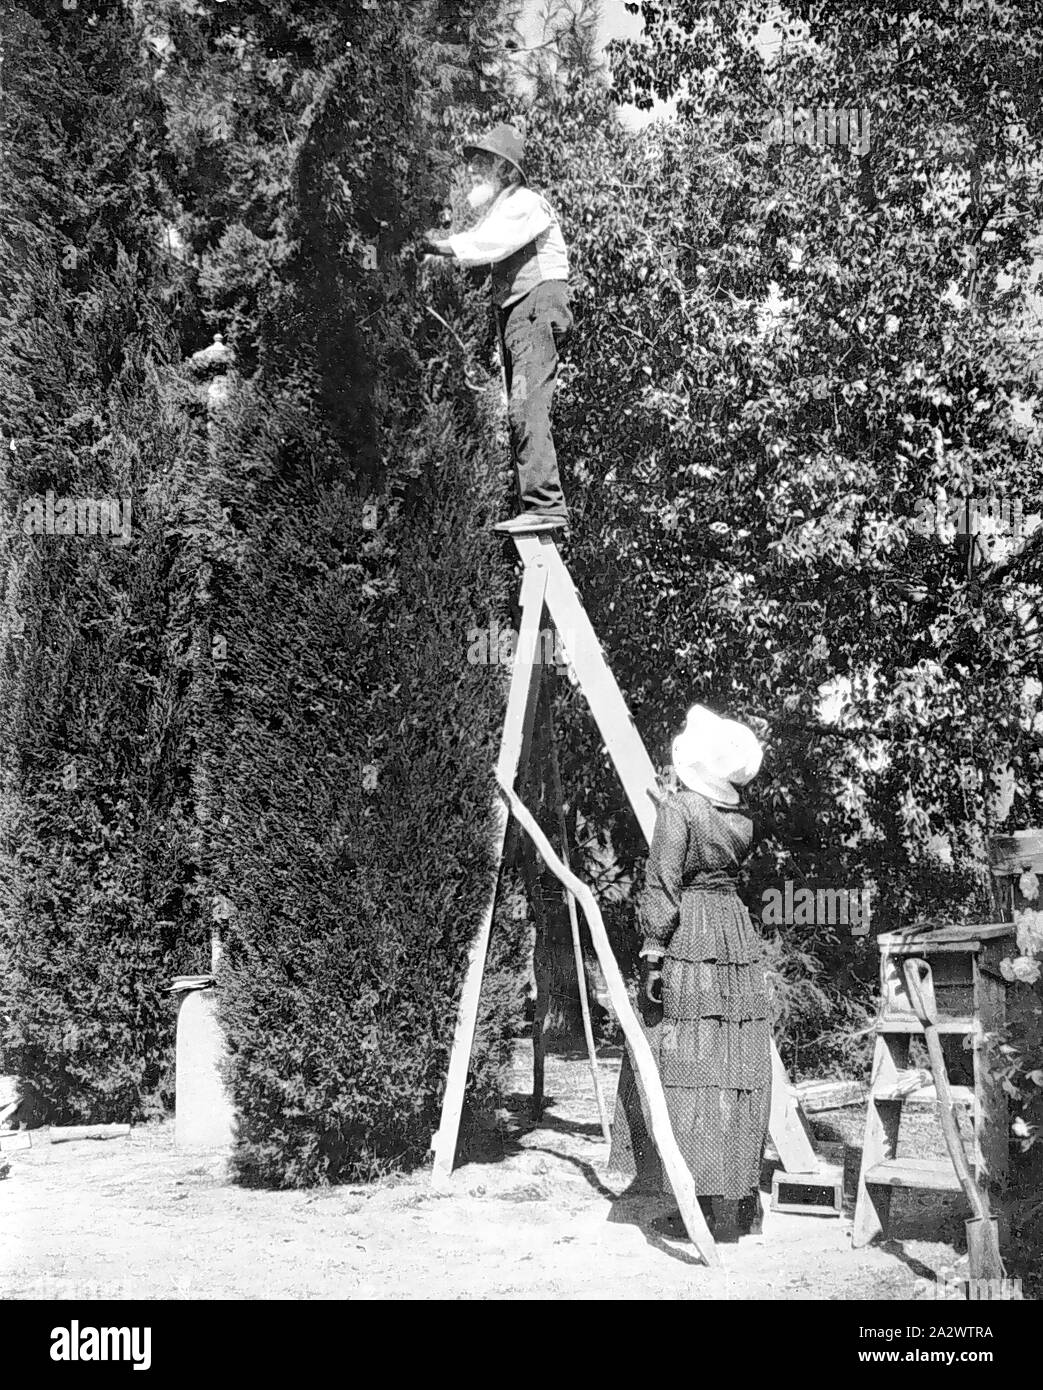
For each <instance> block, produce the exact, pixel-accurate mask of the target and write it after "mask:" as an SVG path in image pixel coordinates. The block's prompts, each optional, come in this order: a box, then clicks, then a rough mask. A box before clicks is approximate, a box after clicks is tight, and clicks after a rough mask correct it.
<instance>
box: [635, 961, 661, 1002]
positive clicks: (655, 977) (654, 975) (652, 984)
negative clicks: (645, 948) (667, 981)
mask: <svg viewBox="0 0 1043 1390" xmlns="http://www.w3.org/2000/svg"><path fill="white" fill-rule="evenodd" d="M640 989H641V993H642V994H643V995H644V997H645V998H646V999H647V1000H648V1002H649V1003H650V1004H662V1002H663V957H662V956H642V957H641V982H640Z"/></svg>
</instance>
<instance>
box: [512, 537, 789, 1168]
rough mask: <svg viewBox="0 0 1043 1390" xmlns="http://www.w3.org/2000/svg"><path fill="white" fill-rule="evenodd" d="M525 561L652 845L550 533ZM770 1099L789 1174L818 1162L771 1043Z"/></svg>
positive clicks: (522, 540) (600, 670)
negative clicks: (540, 574)
mask: <svg viewBox="0 0 1043 1390" xmlns="http://www.w3.org/2000/svg"><path fill="white" fill-rule="evenodd" d="M514 540H515V545H516V546H517V548H518V553H519V555H520V556H521V557H522V559H523V560H524V561H525V563H526V565H528V564H529V563H531V562H532V561H533V560H534V559H535V558H537V557H538V556H540V555H543V556H544V557H545V558H546V564H547V570H548V580H547V595H546V602H547V610H548V612H549V613H550V615H551V618H552V619H553V620H554V625H555V627H556V628H557V630H558V636H559V637H560V639H561V643H562V647H563V649H564V652H565V655H566V657H567V658H568V660H569V662H570V663H571V665H572V667H573V669H574V670H575V672H576V677H577V680H578V681H579V685H580V689H581V690H582V691H583V694H584V696H585V697H586V700H587V704H588V705H589V706H590V711H591V713H592V714H593V716H594V721H595V723H596V724H597V726H598V729H599V731H600V733H601V737H602V740H603V741H604V744H605V747H606V748H607V749H608V752H609V755H610V756H611V758H612V761H613V763H614V765H615V768H616V772H617V774H618V775H619V780H620V781H621V782H622V784H623V790H624V791H625V792H626V795H627V799H628V800H629V802H630V805H631V807H632V808H633V811H634V815H635V816H636V817H637V823H638V825H640V827H641V831H642V833H643V835H644V837H645V840H646V841H647V842H648V843H649V844H650V843H651V841H652V832H653V831H654V830H655V821H656V811H657V809H658V805H659V795H660V793H659V780H658V778H657V777H656V771H655V768H654V767H653V766H652V760H651V758H649V756H648V751H647V749H646V748H645V745H644V743H643V742H642V739H641V735H640V734H639V733H638V731H637V726H636V725H635V723H634V721H633V718H632V717H631V714H630V711H629V709H628V708H627V703H626V701H625V700H624V698H623V692H622V691H621V690H620V688H619V686H618V684H617V683H616V678H615V676H614V675H613V674H612V670H611V668H610V667H609V665H608V662H607V661H606V660H605V657H604V653H603V652H602V650H601V644H600V642H599V641H598V639H597V635H596V633H595V632H594V628H593V625H592V623H591V621H590V618H589V617H588V615H587V612H586V609H585V608H584V607H583V603H582V601H581V599H580V596H579V594H578V592H577V590H576V586H575V584H574V583H573V581H572V576H571V575H570V574H569V572H568V570H567V569H566V567H565V563H564V561H563V560H562V558H561V555H560V554H559V553H558V548H557V546H556V545H555V543H554V540H553V539H552V537H551V536H533V535H529V536H515V538H514ZM771 1058H772V1099H771V1118H770V1120H769V1126H768V1132H769V1134H770V1136H771V1141H772V1144H773V1145H774V1146H775V1151H776V1153H777V1154H778V1156H779V1161H780V1162H781V1163H782V1165H783V1167H784V1168H786V1169H787V1170H788V1171H789V1172H800V1171H802V1170H804V1171H807V1170H808V1169H809V1168H813V1167H814V1166H815V1164H816V1162H817V1160H816V1159H815V1151H814V1148H813V1146H812V1143H811V1137H810V1133H809V1131H808V1128H807V1122H806V1120H805V1119H804V1117H803V1116H802V1115H800V1114H799V1111H798V1110H797V1107H796V1106H795V1105H794V1102H793V1098H792V1097H791V1095H790V1093H789V1080H788V1078H787V1076H786V1070H785V1068H784V1067H783V1065H782V1060H781V1058H780V1057H779V1055H778V1049H777V1048H776V1046H775V1040H774V1038H773V1039H772V1041H771Z"/></svg>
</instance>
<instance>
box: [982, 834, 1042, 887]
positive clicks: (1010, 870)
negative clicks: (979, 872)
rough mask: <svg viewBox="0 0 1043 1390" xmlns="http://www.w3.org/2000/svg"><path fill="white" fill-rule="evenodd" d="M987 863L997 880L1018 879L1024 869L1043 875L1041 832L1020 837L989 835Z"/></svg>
mask: <svg viewBox="0 0 1043 1390" xmlns="http://www.w3.org/2000/svg"><path fill="white" fill-rule="evenodd" d="M989 863H990V865H991V867H992V872H993V874H994V875H995V876H996V877H997V878H1019V877H1020V876H1021V873H1022V871H1023V870H1024V869H1025V868H1029V869H1031V870H1032V871H1033V873H1036V874H1040V873H1043V830H1034V829H1033V830H1026V831H1025V832H1024V833H1023V834H1021V835H990V836H989Z"/></svg>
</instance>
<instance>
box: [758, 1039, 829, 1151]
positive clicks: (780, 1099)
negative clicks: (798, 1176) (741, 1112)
mask: <svg viewBox="0 0 1043 1390" xmlns="http://www.w3.org/2000/svg"><path fill="white" fill-rule="evenodd" d="M768 1136H769V1138H770V1139H771V1142H772V1144H773V1145H774V1147H775V1152H776V1153H777V1154H778V1156H779V1162H780V1163H781V1164H782V1166H783V1168H784V1169H785V1170H786V1172H787V1173H817V1172H818V1171H819V1162H818V1155H817V1154H816V1153H815V1148H814V1145H813V1144H812V1142H811V1130H810V1129H809V1128H808V1122H807V1120H806V1119H805V1118H804V1115H803V1112H802V1111H801V1109H800V1107H799V1106H798V1105H797V1104H796V1102H795V1101H794V1099H793V1097H792V1096H791V1095H790V1087H789V1077H788V1076H787V1075H786V1068H785V1067H784V1066H783V1065H782V1058H781V1057H780V1056H779V1049H778V1048H777V1047H776V1046H775V1039H774V1038H772V1040H771V1110H770V1112H769V1118H768Z"/></svg>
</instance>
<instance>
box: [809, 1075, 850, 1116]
mask: <svg viewBox="0 0 1043 1390" xmlns="http://www.w3.org/2000/svg"><path fill="white" fill-rule="evenodd" d="M793 1089H794V1091H795V1092H796V1098H797V1103H798V1105H799V1106H800V1108H801V1110H803V1112H804V1114H805V1115H815V1114H818V1113H819V1112H820V1111H822V1110H842V1109H843V1108H844V1107H845V1106H847V1105H861V1104H862V1102H863V1101H864V1100H865V1098H866V1088H865V1087H864V1086H863V1085H862V1083H861V1081H801V1082H800V1083H799V1084H798V1085H796V1086H794V1088H793Z"/></svg>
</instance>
